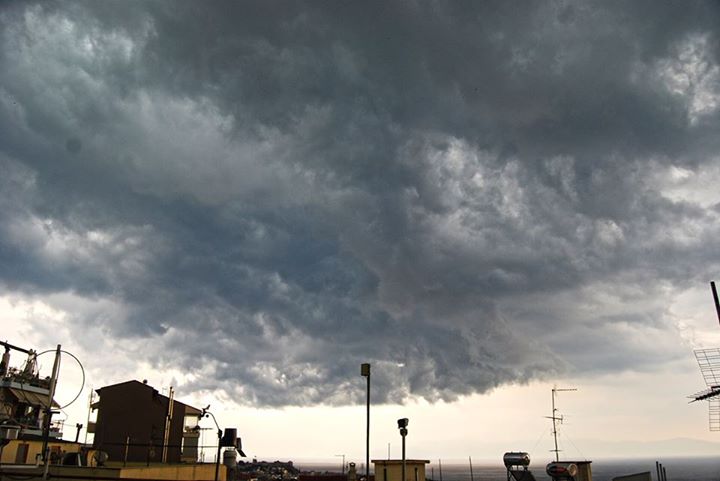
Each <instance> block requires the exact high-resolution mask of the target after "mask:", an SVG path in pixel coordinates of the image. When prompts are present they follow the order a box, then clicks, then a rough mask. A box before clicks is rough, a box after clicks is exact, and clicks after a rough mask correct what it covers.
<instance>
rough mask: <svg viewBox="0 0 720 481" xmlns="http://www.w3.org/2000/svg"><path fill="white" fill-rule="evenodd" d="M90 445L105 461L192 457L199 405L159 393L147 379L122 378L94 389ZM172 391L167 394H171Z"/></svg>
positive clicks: (182, 458) (195, 452)
mask: <svg viewBox="0 0 720 481" xmlns="http://www.w3.org/2000/svg"><path fill="white" fill-rule="evenodd" d="M96 392H97V393H98V395H99V396H100V399H99V400H98V401H97V402H95V403H93V405H92V407H93V409H97V411H98V413H97V421H96V425H95V438H94V441H93V448H95V449H99V450H102V451H105V452H106V453H108V456H109V458H108V459H109V460H110V461H128V462H147V463H151V462H154V463H157V462H167V463H179V462H181V461H189V462H195V461H197V444H198V443H197V441H198V432H199V431H198V429H197V425H198V421H199V420H200V417H201V416H202V411H201V410H199V409H197V408H194V407H192V406H188V405H187V404H184V403H181V402H179V401H175V400H174V399H173V400H172V403H171V402H170V398H169V397H168V396H164V395H162V394H160V393H159V392H158V391H157V389H154V388H153V387H152V386H148V384H147V382H146V381H144V382H139V381H127V382H123V383H120V384H113V385H111V386H105V387H102V388H100V389H97V390H96ZM171 397H172V394H171Z"/></svg>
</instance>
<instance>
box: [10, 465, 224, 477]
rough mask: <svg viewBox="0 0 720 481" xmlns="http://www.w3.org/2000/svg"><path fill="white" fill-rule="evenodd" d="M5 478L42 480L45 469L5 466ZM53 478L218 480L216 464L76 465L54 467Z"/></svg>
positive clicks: (52, 468) (221, 467)
mask: <svg viewBox="0 0 720 481" xmlns="http://www.w3.org/2000/svg"><path fill="white" fill-rule="evenodd" d="M0 469H1V473H2V476H6V475H10V476H22V477H23V479H26V480H27V481H36V480H39V479H42V468H37V469H33V470H27V469H25V470H23V469H18V468H15V469H14V468H13V467H12V466H3V467H2V468H0ZM49 474H50V478H51V479H62V480H63V481H89V480H90V481H92V480H98V481H102V480H114V479H118V480H119V479H123V480H159V481H213V480H214V479H215V465H214V464H192V465H174V466H170V465H167V464H165V465H155V466H153V465H151V466H137V467H135V466H133V467H126V468H88V467H84V468H80V467H73V466H50V470H49ZM225 479H226V476H225V469H223V466H220V472H219V473H218V480H219V481H225Z"/></svg>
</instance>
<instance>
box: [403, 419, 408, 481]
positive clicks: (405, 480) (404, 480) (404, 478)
mask: <svg viewBox="0 0 720 481" xmlns="http://www.w3.org/2000/svg"><path fill="white" fill-rule="evenodd" d="M406 434H407V430H405V433H403V434H402V481H407V478H406V477H405V435H406Z"/></svg>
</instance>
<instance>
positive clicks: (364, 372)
mask: <svg viewBox="0 0 720 481" xmlns="http://www.w3.org/2000/svg"><path fill="white" fill-rule="evenodd" d="M360 375H361V376H363V377H365V378H367V416H366V418H367V422H366V428H365V481H370V364H369V363H363V364H361V365H360ZM403 481H404V480H403Z"/></svg>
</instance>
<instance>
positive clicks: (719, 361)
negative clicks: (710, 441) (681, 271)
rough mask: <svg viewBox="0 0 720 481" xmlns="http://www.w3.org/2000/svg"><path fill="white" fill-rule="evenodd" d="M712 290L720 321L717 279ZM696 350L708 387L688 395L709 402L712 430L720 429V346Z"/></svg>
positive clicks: (692, 400)
mask: <svg viewBox="0 0 720 481" xmlns="http://www.w3.org/2000/svg"><path fill="white" fill-rule="evenodd" d="M710 290H711V291H712V295H713V301H714V302H715V312H717V316H718V322H720V301H718V293H717V289H716V288H715V281H710ZM694 352H695V359H697V362H698V366H699V367H700V374H702V377H703V379H704V380H705V384H706V385H707V388H706V389H704V390H702V391H699V392H696V393H695V394H693V395H691V396H688V397H689V398H690V399H691V401H690V402H691V403H693V402H695V401H707V402H708V424H709V427H710V431H720V397H718V396H720V348H717V347H714V348H709V349H695V351H694Z"/></svg>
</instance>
